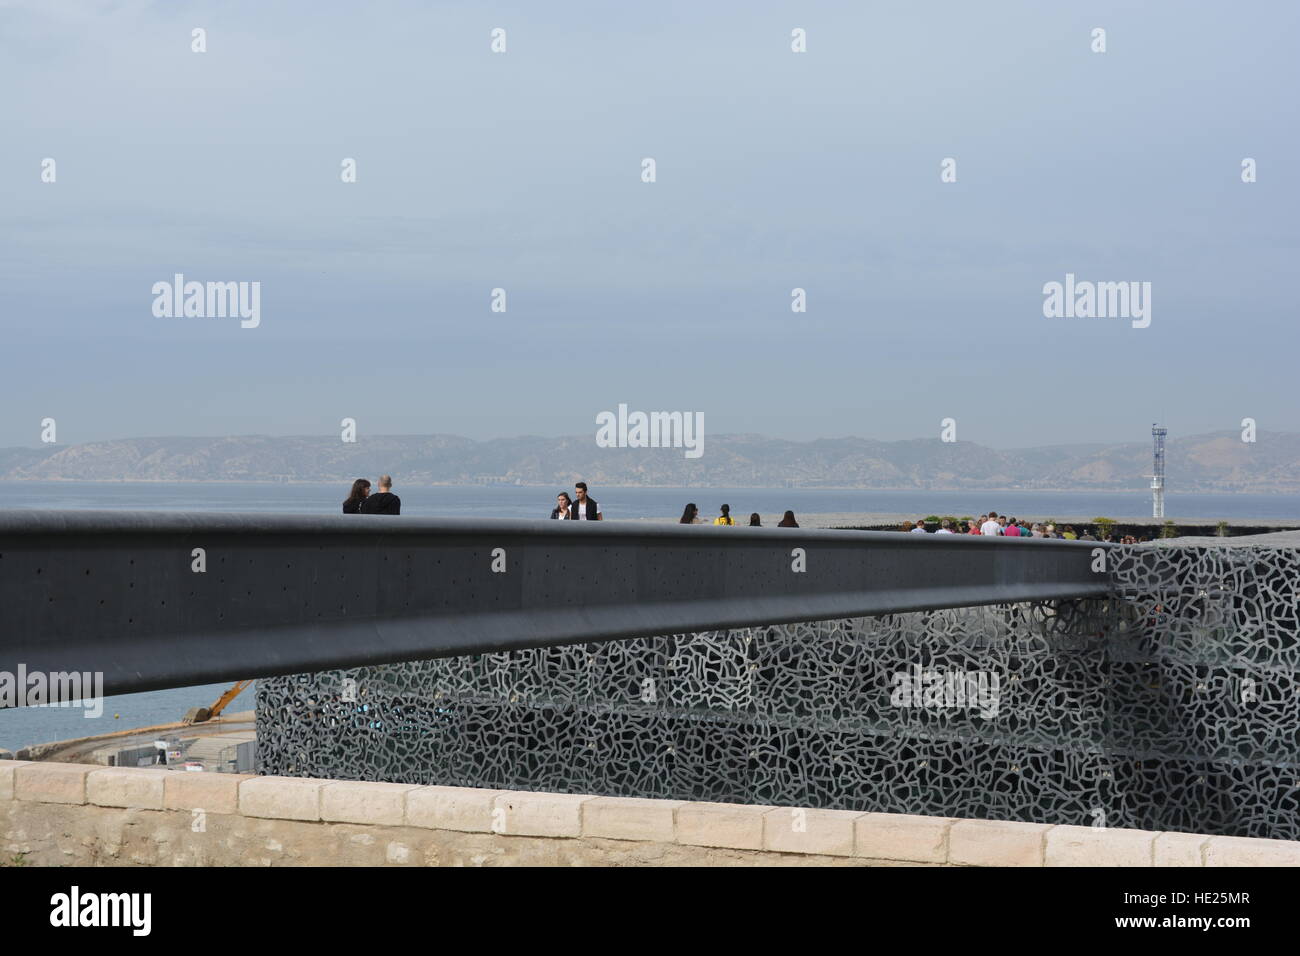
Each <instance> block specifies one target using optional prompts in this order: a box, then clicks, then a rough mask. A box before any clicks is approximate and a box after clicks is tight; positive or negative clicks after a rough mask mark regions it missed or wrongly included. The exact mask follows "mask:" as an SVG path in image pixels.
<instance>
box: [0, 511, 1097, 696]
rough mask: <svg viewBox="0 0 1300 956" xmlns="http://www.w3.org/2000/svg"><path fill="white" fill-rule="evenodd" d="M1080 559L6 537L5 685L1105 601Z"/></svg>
mask: <svg viewBox="0 0 1300 956" xmlns="http://www.w3.org/2000/svg"><path fill="white" fill-rule="evenodd" d="M1099 547H1103V548H1104V547H1105V546H1099V545H1097V544H1096V543H1093V542H1088V543H1084V542H1074V541H1060V540H1040V539H1031V540H1025V541H1011V540H999V539H989V538H979V537H973V536H972V537H966V536H959V535H938V534H932V535H919V534H911V535H909V534H897V533H881V532H863V531H832V530H812V529H786V528H724V527H713V526H682V525H667V524H664V525H659V524H652V523H649V522H645V523H642V522H631V521H628V522H599V523H590V524H589V523H586V522H575V523H569V522H548V521H520V520H462V519H426V518H412V517H400V518H394V517H388V516H370V515H337V516H333V515H331V516H270V515H263V514H194V513H187V514H168V513H157V512H150V513H134V512H121V511H77V512H66V511H65V512H55V511H25V512H23V511H20V512H10V513H8V514H4V515H0V672H6V671H7V672H9V673H11V674H12V673H17V672H18V669H19V667H20V666H21V667H23V668H24V669H25V670H26V671H27V672H28V673H32V672H38V671H39V672H45V673H60V672H74V671H75V672H81V673H86V672H90V673H95V672H99V673H102V674H103V682H104V683H103V686H104V692H105V693H107V694H121V693H129V692H135V691H144V690H153V689H158V688H165V687H180V686H187V685H191V684H198V683H209V682H215V681H224V680H237V679H241V678H249V677H271V676H276V675H285V674H297V673H304V672H312V671H320V670H325V669H334V668H342V667H354V666H363V665H378V664H387V663H394V662H400V661H416V660H429V659H433V658H441V657H455V656H462V655H473V654H485V653H492V652H499V651H509V650H518V649H524V648H538V647H548V646H558V645H565V644H576V643H586V642H599V641H607V640H619V639H627V638H635V637H644V636H650V635H659V634H672V633H685V632H698V631H705V630H717V629H727V628H737V627H747V626H757V625H769V624H783V623H789V622H808V621H820V620H831V619H838V618H849V617H859V616H867V615H879V614H886V613H892V612H901V611H917V610H928V609H937V608H950V607H961V606H973V605H987V604H1004V603H1010V602H1036V601H1049V600H1056V599H1065V598H1081V597H1097V596H1103V595H1105V594H1107V593H1109V591H1110V587H1111V585H1110V582H1109V578H1108V576H1107V575H1106V573H1105V572H1104V570H1102V567H1103V565H1104V562H1103V561H1099V560H1098V551H1097V548H1099Z"/></svg>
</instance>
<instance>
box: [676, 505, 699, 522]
mask: <svg viewBox="0 0 1300 956" xmlns="http://www.w3.org/2000/svg"><path fill="white" fill-rule="evenodd" d="M699 513H700V509H699V508H697V507H695V502H693V501H692V502H691V503H690V504H688V505H687V506H686V507H685V508H684V509H683V510H682V517H681V520H680V521H678V522H677V523H678V524H695V519H696V516H697V515H699Z"/></svg>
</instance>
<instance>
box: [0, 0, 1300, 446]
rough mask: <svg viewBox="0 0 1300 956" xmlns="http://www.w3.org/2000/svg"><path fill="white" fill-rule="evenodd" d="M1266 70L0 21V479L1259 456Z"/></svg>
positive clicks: (1222, 17) (774, 8) (115, 6)
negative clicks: (1059, 289) (1063, 289)
mask: <svg viewBox="0 0 1300 956" xmlns="http://www.w3.org/2000/svg"><path fill="white" fill-rule="evenodd" d="M195 27H202V28H204V29H206V30H207V44H208V51H207V52H206V53H203V54H196V53H193V52H191V49H190V46H191V30H192V29H193V28H195ZM494 27H502V28H505V30H506V31H507V43H508V52H507V53H506V54H504V55H500V54H493V53H491V52H490V50H489V42H490V36H489V34H490V31H491V30H492V29H493V28H494ZM795 27H802V28H804V29H805V30H806V31H807V36H808V52H807V53H804V54H794V53H792V52H791V51H790V32H791V30H792V29H793V28H795ZM1094 27H1103V28H1105V29H1106V31H1107V52H1106V53H1104V54H1097V53H1093V52H1092V51H1091V49H1090V44H1091V37H1090V33H1091V30H1092V29H1093V28H1094ZM1298 36H1300V4H1295V3H1291V2H1281V0H1278V2H1268V3H1264V2H1246V3H1243V2H1228V0H1224V2H1217V3H1208V2H1163V3H1158V2H1146V3H1141V4H1137V3H1066V2H1052V3H1045V2H1023V3H1011V2H983V3H970V2H966V0H961V2H951V3H910V2H909V3H870V4H866V3H851V2H841V3H819V2H808V0H800V2H787V3H764V2H753V0H746V2H743V3H741V2H731V3H705V2H698V0H697V2H684V3H674V2H656V3H653V4H615V3H608V2H573V0H565V2H559V0H557V2H547V3H539V2H529V3H481V2H476V3H468V2H466V3H403V2H391V3H389V2H384V3H365V4H356V3H348V4H335V3H329V2H322V3H274V4H270V3H251V2H250V3H232V2H213V3H172V2H158V3H129V2H127V3H99V4H72V3H17V4H13V3H7V2H3V0H0V88H2V89H3V90H4V91H5V92H4V95H3V98H2V100H3V102H2V103H0V142H2V143H3V148H0V322H2V323H3V328H2V330H0V331H3V342H2V344H0V356H3V358H0V445H35V444H37V443H38V441H39V428H40V420H41V419H42V418H44V417H46V416H50V417H54V418H55V419H56V420H57V421H58V426H59V434H58V437H59V440H60V442H61V443H68V442H79V441H87V440H94V439H102V438H116V437H130V436H144V435H216V434H246V433H270V434H311V433H322V434H337V432H338V430H339V421H340V419H341V418H343V417H345V416H351V417H354V418H356V419H357V420H358V422H359V426H360V429H361V434H362V435H363V436H364V435H365V434H366V433H370V434H380V433H382V434H399V433H430V432H450V433H456V434H462V435H468V436H471V437H475V438H487V437H493V436H507V435H516V434H525V433H531V434H550V435H558V434H581V433H587V432H590V433H592V434H593V435H594V433H595V421H594V419H595V415H596V414H597V413H598V412H600V411H602V410H606V409H614V408H616V407H617V405H618V404H619V403H620V402H624V403H627V404H629V405H630V406H631V407H632V408H633V409H643V410H681V411H700V412H703V413H704V415H705V427H706V430H707V432H709V433H712V434H719V433H722V432H736V431H751V432H760V433H765V434H769V435H775V436H784V437H791V438H813V437H829V436H838V435H846V434H857V435H863V436H866V437H875V438H885V439H894V438H912V437H920V436H930V435H934V436H937V435H938V432H939V421H940V419H941V418H944V417H946V416H952V417H955V418H956V419H957V422H958V437H959V438H960V439H963V440H973V441H979V442H985V443H988V444H992V445H996V446H1015V445H1030V444H1039V443H1042V444H1048V443H1056V442H1062V441H1076V440H1078V441H1092V440H1138V441H1146V440H1148V438H1149V429H1150V423H1151V422H1152V421H1153V420H1155V419H1156V418H1158V417H1161V416H1164V417H1166V418H1167V419H1168V422H1169V424H1170V426H1171V434H1172V435H1173V436H1177V435H1178V434H1187V433H1192V432H1203V431H1210V430H1219V429H1225V428H1235V427H1237V425H1238V423H1239V422H1240V421H1241V419H1242V418H1243V417H1245V416H1251V417H1254V418H1256V419H1257V421H1258V423H1259V427H1260V428H1261V429H1264V430H1270V429H1272V430H1295V429H1296V428H1297V425H1298V424H1300V414H1298V413H1300V388H1298V387H1297V379H1300V349H1298V348H1297V345H1300V334H1298V333H1297V326H1296V323H1297V319H1298V318H1300V316H1298V310H1297V301H1298V300H1297V291H1296V289H1297V287H1296V275H1297V272H1298V271H1300V270H1298V269H1297V264H1298V262H1297V260H1298V257H1300V226H1298V225H1297V218H1296V214H1297V211H1298V210H1300V202H1297V199H1298V198H1300V195H1298V193H1300V189H1298V188H1297V178H1296V177H1297V173H1296V164H1297V156H1298V155H1300V150H1298V149H1297V147H1298V146H1300V122H1298V121H1297V120H1298V117H1297V106H1296V104H1297V91H1298V89H1300V83H1298V82H1297V80H1298V79H1300V67H1297V65H1296V54H1295V51H1296V43H1297V38H1298ZM46 157H52V158H54V159H55V160H56V162H57V174H58V179H57V182H56V183H54V184H48V183H42V182H41V180H40V173H41V166H40V164H41V161H42V160H43V159H44V158H46ZM344 157H353V158H355V159H356V160H357V163H358V180H359V181H358V182H357V183H355V184H344V183H342V182H341V181H340V163H341V161H342V160H343V158H344ZM643 157H653V158H654V159H655V160H656V162H657V165H658V170H657V171H658V181H657V182H655V183H653V184H646V183H643V182H641V177H640V172H641V165H640V164H641V160H642V158H643ZM945 157H955V158H956V160H957V163H958V181H957V182H956V183H953V184H943V183H941V182H940V181H939V164H940V162H941V160H943V159H944V158H945ZM1244 157H1252V158H1254V159H1256V160H1257V162H1258V169H1259V181H1258V182H1256V183H1253V184H1243V183H1242V182H1241V179H1240V164H1241V161H1242V159H1243V158H1244ZM176 272H182V273H184V274H185V275H186V277H187V278H188V279H197V280H200V281H206V280H214V281H215V280H233V281H238V280H242V281H254V280H256V281H259V282H261V284H262V318H261V325H260V327H259V328H256V329H241V328H240V326H239V322H238V320H231V319H195V318H190V319H184V318H170V319H167V318H156V317H155V316H154V315H153V313H152V310H151V306H152V302H153V296H152V294H151V291H150V289H151V287H152V285H153V283H155V282H158V281H163V280H166V281H170V279H171V277H172V275H173V273H176ZM1067 272H1073V273H1075V274H1076V275H1077V276H1078V277H1079V278H1080V279H1093V280H1138V281H1150V282H1151V283H1152V286H1153V291H1152V300H1153V301H1152V306H1153V309H1152V322H1151V325H1150V327H1149V328H1146V329H1134V328H1132V327H1131V326H1130V324H1129V322H1128V321H1126V320H1122V319H1047V318H1044V316H1043V313H1042V303H1043V295H1042V291H1041V290H1042V286H1043V284H1044V283H1045V282H1049V281H1053V280H1056V281H1061V280H1062V279H1063V278H1064V276H1065V273H1067ZM796 286H797V287H803V288H805V289H806V290H807V294H808V312H807V313H806V314H802V315H799V314H794V313H792V312H791V310H790V291H791V289H792V288H794V287H796ZM494 287H503V288H505V289H506V290H507V295H508V302H509V311H508V312H506V313H505V314H498V313H493V312H491V311H490V310H489V295H490V291H491V289H493V288H494Z"/></svg>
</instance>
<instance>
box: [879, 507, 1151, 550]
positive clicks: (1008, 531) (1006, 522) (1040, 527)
mask: <svg viewBox="0 0 1300 956" xmlns="http://www.w3.org/2000/svg"><path fill="white" fill-rule="evenodd" d="M901 530H903V531H910V532H911V533H912V534H966V535H981V536H984V537H1001V538H1063V539H1064V540H1066V541H1106V542H1110V543H1116V542H1118V543H1120V544H1137V542H1138V539H1137V538H1135V537H1134V536H1133V535H1131V534H1129V535H1124V537H1123V538H1122V539H1119V538H1116V537H1115V534H1114V532H1113V531H1110V530H1107V529H1102V530H1101V531H1100V534H1101V535H1102V536H1101V537H1100V538H1099V537H1097V535H1094V534H1093V533H1092V532H1091V531H1090V530H1088V529H1087V528H1085V529H1084V531H1083V533H1082V534H1079V533H1078V532H1076V531H1075V530H1074V526H1073V525H1068V524H1067V525H1062V526H1061V527H1060V528H1057V526H1056V525H1055V524H1054V523H1053V522H1050V521H1049V522H1037V521H1035V522H1029V521H1021V520H1020V519H1019V518H1017V517H1015V516H1013V515H1000V514H998V513H997V512H996V511H990V512H989V513H988V514H983V515H980V516H979V517H978V518H941V519H940V520H939V527H938V528H936V529H935V530H934V531H933V532H931V531H930V529H929V526H928V523H927V522H926V519H924V518H918V519H917V520H916V522H915V523H913V522H911V521H906V522H904V523H903V527H902V529H901Z"/></svg>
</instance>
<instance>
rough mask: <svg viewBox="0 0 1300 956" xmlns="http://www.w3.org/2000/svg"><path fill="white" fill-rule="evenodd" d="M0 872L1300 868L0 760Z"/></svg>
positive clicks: (699, 813)
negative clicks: (74, 868) (101, 868)
mask: <svg viewBox="0 0 1300 956" xmlns="http://www.w3.org/2000/svg"><path fill="white" fill-rule="evenodd" d="M0 863H3V864H10V865H37V866H59V865H106V866H138V865H146V866H322V865H329V866H339V865H342V866H347V865H356V866H379V865H394V866H499V865H511V864H515V865H518V864H533V865H566V866H567V865H634V864H640V865H651V866H654V865H678V866H695V865H701V866H717V865H779V866H808V865H820V866H1138V867H1149V866H1179V867H1184V866H1188V867H1207V866H1208V867H1217V866H1263V865H1267V866H1300V843H1297V842H1288V841H1279V840H1259V839H1250V838H1242V837H1225V836H1207V835H1203V834H1189V833H1167V832H1152V831H1141V830H1126V829H1101V828H1095V827H1079V826H1052V825H1047V824H1034V823H1017V822H1006V821H993V820H966V819H957V818H951V817H926V816H915V815H905V814H887V813H864V812H857V811H846V810H820V809H813V808H799V807H772V806H756V805H749V804H720V803H698V802H692V801H681V800H648V799H639V798H621V797H602V796H595V795H590V794H570V793H542V792H533V791H526V792H520V791H510V790H491V789H471V788H460V787H439V786H416V785H410V784H393V783H368V782H358V781H338V780H322V779H311V778H305V777H269V776H252V775H242V776H241V775H234V774H206V773H186V772H182V771H169V770H164V769H155V768H134V767H132V768H99V767H96V766H93V765H88V764H58V763H41V762H25V761H12V760H3V761H0Z"/></svg>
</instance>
